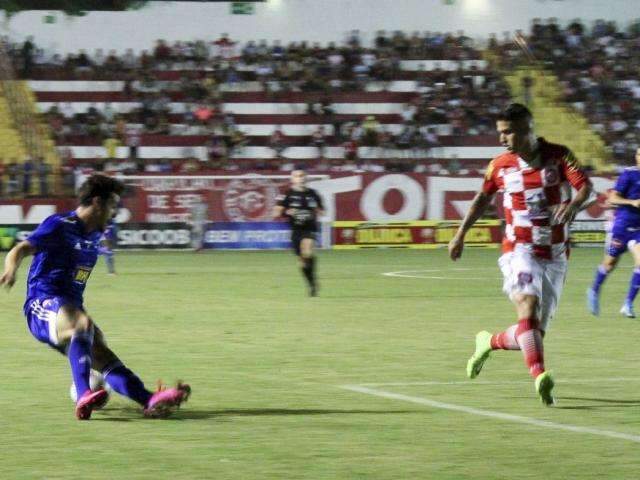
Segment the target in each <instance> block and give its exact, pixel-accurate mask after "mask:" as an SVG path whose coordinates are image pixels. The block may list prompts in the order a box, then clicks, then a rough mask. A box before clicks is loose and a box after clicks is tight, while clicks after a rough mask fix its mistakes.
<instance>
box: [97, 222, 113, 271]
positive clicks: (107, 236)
mask: <svg viewBox="0 0 640 480" xmlns="http://www.w3.org/2000/svg"><path fill="white" fill-rule="evenodd" d="M117 238H118V230H117V227H116V222H115V220H113V219H111V220H109V223H108V224H107V228H105V229H104V232H103V233H102V236H101V237H100V246H99V247H98V254H99V255H102V256H103V257H104V261H105V263H106V264H107V271H108V272H109V275H115V274H116V264H115V259H114V257H115V255H114V253H113V249H114V247H115V245H116V241H117Z"/></svg>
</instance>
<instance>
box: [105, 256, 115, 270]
mask: <svg viewBox="0 0 640 480" xmlns="http://www.w3.org/2000/svg"><path fill="white" fill-rule="evenodd" d="M104 261H105V262H106V263H107V270H108V272H109V273H116V265H115V262H114V260H113V252H112V251H108V252H106V253H105V254H104Z"/></svg>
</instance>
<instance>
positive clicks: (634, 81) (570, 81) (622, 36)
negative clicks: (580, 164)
mask: <svg viewBox="0 0 640 480" xmlns="http://www.w3.org/2000/svg"><path fill="white" fill-rule="evenodd" d="M519 34H520V35H522V38H525V39H526V45H524V44H523V43H521V45H520V46H518V44H517V43H514V42H513V39H511V40H505V41H503V42H499V41H497V40H496V39H495V38H494V39H492V41H491V43H490V47H491V48H492V49H494V51H495V52H496V53H497V57H498V58H500V59H502V61H503V65H504V66H505V67H514V66H517V65H520V64H523V63H528V62H530V61H531V60H532V59H535V60H537V61H540V62H543V63H544V65H545V66H546V67H547V68H548V69H550V70H552V71H553V72H554V73H555V74H556V75H557V76H558V78H559V79H560V80H561V82H562V87H563V92H562V93H563V96H564V100H565V101H566V102H568V103H569V104H570V105H572V106H573V107H574V108H575V109H576V110H577V111H578V112H580V113H582V114H584V115H585V116H586V117H587V118H588V119H589V122H590V123H591V125H592V128H594V129H595V130H596V131H597V132H598V133H599V134H600V135H601V136H602V138H603V139H604V140H605V142H606V143H607V145H609V146H610V147H611V151H612V155H613V158H614V160H615V161H616V163H633V162H634V160H633V158H634V155H635V151H636V149H637V148H638V146H640V104H639V103H638V99H639V98H640V80H639V79H638V71H639V70H640V55H638V50H639V48H640V21H634V22H632V23H631V24H630V25H629V26H628V27H627V28H625V29H622V28H620V27H619V26H618V25H617V24H616V23H615V22H606V21H603V20H597V21H595V22H594V23H593V24H592V25H591V26H590V27H588V26H587V25H585V24H584V23H583V22H582V21H580V20H574V21H573V22H570V23H569V24H568V25H566V26H565V27H562V26H561V25H559V23H558V21H557V20H556V19H553V18H551V19H548V20H546V21H543V20H540V19H534V20H533V22H532V25H531V30H530V32H529V33H528V34H527V35H525V34H523V33H522V32H520V33H519ZM522 47H524V48H522Z"/></svg>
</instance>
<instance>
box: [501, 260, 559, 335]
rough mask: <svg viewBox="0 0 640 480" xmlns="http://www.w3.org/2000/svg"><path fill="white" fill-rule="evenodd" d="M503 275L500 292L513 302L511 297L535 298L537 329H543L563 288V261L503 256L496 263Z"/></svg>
mask: <svg viewBox="0 0 640 480" xmlns="http://www.w3.org/2000/svg"><path fill="white" fill-rule="evenodd" d="M498 265H499V266H500V270H502V275H503V276H504V283H503V285H502V290H503V291H504V293H506V294H507V295H508V296H509V299H510V300H511V301H513V296H514V295H515V294H519V293H520V294H524V295H533V296H536V297H538V319H539V321H540V329H541V330H543V331H546V330H547V327H548V326H549V323H550V322H551V319H552V318H553V315H554V314H555V311H556V308H558V302H559V301H560V295H561V294H562V288H563V287H564V280H565V278H566V276H567V260H566V259H562V260H546V259H544V258H538V257H536V256H534V255H531V254H530V253H528V252H509V253H505V254H504V255H502V256H501V257H500V259H499V260H498Z"/></svg>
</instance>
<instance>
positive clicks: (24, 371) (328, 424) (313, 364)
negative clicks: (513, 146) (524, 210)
mask: <svg viewBox="0 0 640 480" xmlns="http://www.w3.org/2000/svg"><path fill="white" fill-rule="evenodd" d="M600 255H601V251H600V250H591V249H583V250H574V252H573V253H572V259H571V266H570V272H569V277H568V280H567V285H566V287H565V292H564V296H563V299H562V300H561V306H560V309H559V312H558V316H557V318H556V319H555V320H554V322H553V324H552V327H551V330H550V331H549V333H548V335H547V338H546V341H545V347H546V361H547V366H548V367H550V368H551V369H552V370H553V372H554V374H555V377H556V379H557V380H558V385H557V388H556V395H557V397H558V402H559V403H558V406H557V407H555V408H544V407H543V406H542V405H541V404H540V403H539V400H538V398H537V397H536V395H535V392H534V390H533V382H532V381H530V379H529V377H528V374H527V372H526V369H525V367H524V365H523V361H522V358H521V355H520V353H519V352H496V353H494V354H493V355H492V357H491V358H490V359H489V361H488V362H487V364H486V365H485V369H484V370H483V372H482V374H481V375H480V377H479V378H478V379H477V381H475V382H474V381H468V380H466V377H465V364H466V360H467V358H468V356H469V355H470V354H471V352H472V349H473V338H474V335H475V333H476V332H477V331H478V330H481V329H488V330H498V329H502V328H504V327H506V326H507V325H509V324H511V323H513V322H514V321H515V317H514V313H513V311H512V307H511V306H510V305H509V303H508V301H507V300H506V298H505V297H504V296H503V295H502V293H501V292H500V286H501V279H500V278H499V271H498V268H497V265H496V259H497V256H498V252H497V251H495V250H469V251H466V252H465V255H464V258H463V259H462V261H461V262H458V263H455V264H454V263H452V262H450V261H448V260H447V258H446V254H445V252H444V250H435V251H409V250H376V251H372V250H367V251H348V252H322V253H320V256H319V269H320V278H321V283H322V289H321V292H320V297H318V298H309V297H307V296H306V291H305V288H304V284H303V282H302V276H301V274H300V272H299V271H298V269H297V266H296V263H295V258H294V257H293V255H291V254H290V253H285V252H277V253H268V252H262V253H251V252H237V253H220V252H214V253H205V254H192V253H187V252H185V253H126V254H119V255H118V256H117V259H116V260H117V267H118V270H119V275H118V276H117V277H109V276H107V275H106V273H105V268H104V265H103V264H99V265H98V267H96V269H95V271H94V272H93V274H92V278H91V279H90V281H89V286H88V288H87V292H86V300H87V301H86V306H87V309H88V311H89V312H90V314H91V315H92V316H93V317H94V319H95V321H96V322H97V323H98V324H99V325H100V326H101V328H102V329H103V330H104V332H105V334H106V336H107V339H108V341H109V343H110V345H111V347H112V349H113V350H115V351H116V352H117V353H118V354H119V355H120V356H121V358H122V359H123V361H124V362H125V363H126V364H127V365H128V366H129V367H130V368H132V369H133V370H134V371H136V372H137V373H138V374H139V375H140V376H141V377H142V378H143V379H144V380H145V381H146V382H147V384H148V386H149V387H150V388H152V387H153V386H154V384H155V381H156V380H157V379H158V378H161V379H162V380H164V381H166V382H170V381H173V380H176V379H183V380H185V381H188V382H189V383H191V385H192V387H193V396H192V398H191V401H190V402H189V403H187V404H186V406H185V407H184V408H183V409H182V410H181V411H180V412H178V413H177V414H176V415H175V416H174V417H172V418H171V419H168V420H147V419H143V418H142V417H141V415H140V413H139V411H138V409H137V407H136V405H134V404H133V403H131V402H129V401H127V400H125V399H122V398H116V397H115V396H114V397H112V399H111V402H110V404H109V406H108V407H107V409H106V410H104V411H101V412H96V413H94V416H93V418H92V420H91V421H90V422H79V421H77V420H75V417H74V416H73V405H72V403H71V401H70V399H69V398H68V389H69V384H70V373H69V368H68V365H67V363H66V360H65V359H64V358H63V357H61V356H60V355H59V354H57V353H56V352H54V351H53V350H50V349H48V348H47V347H46V346H44V345H42V344H38V343H37V342H36V341H35V340H34V339H33V338H32V337H31V335H30V334H29V333H28V331H27V330H26V328H25V322H24V319H23V316H22V313H21V308H22V302H23V300H24V298H23V294H24V288H23V284H24V279H25V277H26V267H27V265H25V266H24V267H23V269H22V271H21V276H20V279H19V281H18V285H17V286H16V287H15V289H14V290H13V291H11V292H10V293H9V294H8V295H6V294H4V293H3V294H2V296H1V297H0V305H1V308H2V311H3V312H4V318H3V321H2V322H0V352H2V353H1V356H0V358H1V359H2V364H1V369H2V386H3V388H2V391H1V392H0V412H1V413H0V478H2V479H23V478H24V479H45V478H46V479H64V480H68V479H80V478H91V479H94V480H97V479H142V478H145V479H146V478H148V479H159V478H180V479H242V480H251V479H313V480H318V479H438V480H441V479H452V480H453V479H491V478H500V479H514V478H518V479H523V478H531V479H533V478H535V479H540V478H545V479H573V478H580V479H596V478H598V479H601V478H613V479H623V478H624V479H627V478H637V476H638V472H640V461H639V458H640V457H639V456H638V453H637V452H638V448H639V447H640V445H639V444H638V443H637V442H635V441H633V439H627V440H625V439H616V438H611V437H607V436H603V435H598V434H593V433H586V432H584V431H583V430H579V431H564V430H559V429H557V428H556V427H555V426H557V425H559V424H562V425H572V426H576V427H584V428H591V429H595V430H598V431H608V432H618V433H623V434H628V435H631V436H638V437H640V372H638V364H639V360H640V348H638V339H639V338H640V326H639V325H638V324H637V322H638V321H634V320H629V319H625V318H621V317H620V316H619V315H618V313H617V311H618V308H619V306H620V303H621V301H622V299H623V297H624V293H625V290H626V287H627V283H628V279H629V274H630V271H631V270H630V268H629V263H630V259H626V262H623V263H625V264H626V266H623V267H621V268H620V270H618V271H617V272H615V273H614V275H613V276H612V278H610V279H609V281H608V282H607V284H605V291H604V296H603V314H602V316H601V317H600V318H593V317H591V316H589V315H588V313H587V311H586V308H585V305H584V303H585V302H584V292H585V289H586V288H587V286H588V284H589V282H590V281H591V277H592V274H593V270H594V268H595V266H596V264H597V262H598V261H599V259H600ZM407 270H410V271H411V272H408V275H410V277H389V276H384V275H383V273H384V272H397V271H407ZM414 277H419V278H414ZM431 277H435V278H431ZM427 382H442V383H435V384H434V383H432V384H428V383H427ZM370 383H376V384H389V383H393V384H396V385H377V386H373V387H371V388H374V389H376V390H377V391H384V392H391V393H396V394H401V395H405V396H407V397H410V398H417V399H428V400H429V401H435V402H441V403H443V404H447V405H456V406H462V407H470V408H474V409H477V410H481V411H488V412H496V413H504V414H511V415H517V416H520V417H526V418H528V419H534V420H544V421H547V422H549V425H550V427H551V428H545V427H543V426H540V425H538V426H536V425H530V424H523V423H516V422H513V421H508V420H504V419H498V418H491V417H486V416H480V415H477V414H474V413H468V412H467V413H465V412H461V411H451V410H446V409H442V408H436V407H434V406H429V405H424V404H420V403H413V402H410V401H405V400H399V399H388V398H381V397H377V396H373V395H368V394H364V393H357V392H353V391H348V390H344V389H342V388H340V386H343V385H360V384H370ZM632 438H635V437H632Z"/></svg>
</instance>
